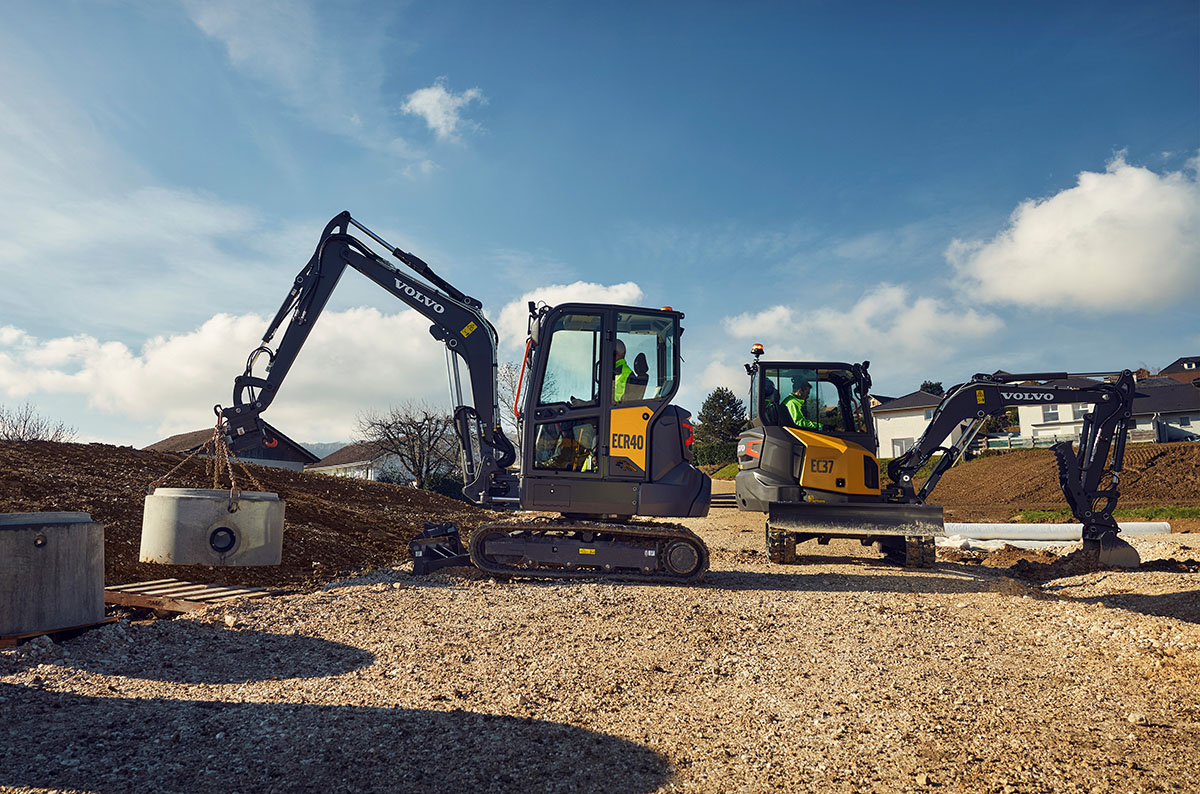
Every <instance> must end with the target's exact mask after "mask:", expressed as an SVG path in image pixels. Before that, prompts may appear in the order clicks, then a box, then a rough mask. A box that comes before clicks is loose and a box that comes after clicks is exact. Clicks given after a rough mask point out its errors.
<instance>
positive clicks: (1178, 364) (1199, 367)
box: [1158, 356, 1200, 385]
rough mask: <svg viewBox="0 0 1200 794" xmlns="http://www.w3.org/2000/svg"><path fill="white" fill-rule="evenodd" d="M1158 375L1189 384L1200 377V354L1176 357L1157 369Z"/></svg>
mask: <svg viewBox="0 0 1200 794" xmlns="http://www.w3.org/2000/svg"><path fill="white" fill-rule="evenodd" d="M1158 377H1160V378H1170V379H1171V380H1177V381H1179V382H1180V383H1186V384H1189V385H1190V384H1191V382H1192V381H1194V380H1196V379H1197V378H1200V356H1184V357H1183V358H1177V359H1175V360H1174V361H1172V362H1171V363H1170V364H1168V365H1167V366H1165V367H1163V368H1162V369H1161V370H1159V372H1158Z"/></svg>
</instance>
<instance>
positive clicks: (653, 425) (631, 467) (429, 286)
mask: <svg viewBox="0 0 1200 794" xmlns="http://www.w3.org/2000/svg"><path fill="white" fill-rule="evenodd" d="M351 227H353V228H354V229H356V230H357V231H358V232H361V233H362V234H363V235H365V236H366V237H369V238H370V239H371V240H372V241H374V242H375V243H376V244H378V245H379V246H382V247H383V248H384V249H385V250H386V251H387V252H388V253H389V254H390V255H391V256H392V257H394V258H395V259H396V260H398V261H399V262H400V263H401V264H402V265H403V266H405V268H407V269H402V268H400V267H397V266H395V265H393V264H392V263H390V262H389V261H387V260H385V259H384V258H383V257H382V256H380V255H379V254H378V253H377V252H376V251H375V250H373V249H372V248H371V247H370V246H369V245H368V244H367V243H365V242H363V240H361V239H359V238H358V237H355V236H354V235H353V234H351ZM347 267H350V268H353V269H354V270H357V271H359V272H360V273H362V274H363V275H364V276H366V277H367V278H368V279H370V280H371V281H373V282H375V283H376V284H378V285H379V286H380V287H382V288H383V289H384V290H385V291H387V292H388V293H390V294H391V295H392V296H394V297H395V298H397V299H398V300H400V301H401V302H402V303H404V304H406V305H407V306H409V307H410V308H412V309H413V310H415V311H417V312H419V313H420V314H421V315H423V316H424V317H426V318H428V319H429V320H430V322H431V323H432V325H431V327H430V329H429V332H430V334H431V335H432V336H433V338H434V339H436V340H438V341H439V342H441V343H443V344H444V345H445V348H446V358H447V364H448V368H449V382H450V387H451V399H452V400H453V403H454V406H455V408H454V411H453V423H454V429H455V433H456V435H457V440H458V447H459V455H460V463H461V468H462V473H463V478H464V482H465V484H464V486H463V494H464V495H465V496H466V498H467V499H468V500H470V501H471V502H474V503H475V504H477V505H481V506H484V507H488V508H491V509H495V510H504V509H511V510H518V509H519V510H526V511H538V512H542V513H554V514H558V515H557V517H546V516H540V517H536V518H528V517H518V516H514V517H513V518H512V519H508V520H500V521H495V522H492V523H489V524H486V525H484V526H482V527H479V528H478V529H476V530H475V531H474V532H473V533H472V535H471V538H470V542H469V545H468V547H467V548H464V547H463V545H462V540H461V538H460V536H459V532H458V529H457V528H456V527H455V526H454V525H453V524H440V525H434V524H430V525H427V526H426V531H425V532H423V533H421V535H419V536H418V537H417V538H416V539H415V540H414V541H413V542H412V543H411V544H410V548H411V550H412V553H413V558H414V571H416V572H417V573H428V572H430V571H432V570H436V569H438V568H442V567H446V566H451V565H466V564H474V565H475V566H477V567H479V568H481V569H483V570H484V571H487V572H489V573H492V574H496V575H501V576H521V577H535V578H559V579H563V578H589V579H596V578H601V579H621V580H633V581H648V582H673V583H689V582H697V581H699V580H701V579H702V578H703V576H704V574H705V572H706V571H707V570H708V547H707V546H706V545H705V543H704V541H703V540H701V539H700V537H699V536H697V535H696V534H695V533H693V532H692V531H690V530H689V529H687V528H686V527H683V526H681V525H678V524H668V523H657V522H652V521H646V520H644V519H645V518H648V517H653V518H659V517H696V516H704V515H707V514H708V506H709V498H710V494H711V489H712V482H711V480H709V478H708V476H707V475H705V474H704V473H703V472H701V471H700V470H699V469H697V468H696V466H695V465H694V463H693V460H694V456H693V450H692V424H691V414H690V413H689V412H687V411H685V410H683V409H682V408H680V407H678V406H676V405H673V404H672V403H671V399H672V398H673V397H674V396H675V394H676V393H677V392H678V390H679V372H680V363H681V358H680V348H679V340H680V336H681V335H682V333H683V327H682V325H681V322H682V320H683V313H682V312H678V311H675V310H673V309H672V308H670V307H664V308H661V309H651V308H641V307H633V306H618V305H612V304H598V303H567V304H561V305H558V306H553V307H551V306H546V305H540V306H539V305H535V304H534V303H532V302H531V303H530V304H529V322H528V337H527V339H526V344H525V356H524V360H523V361H522V365H521V384H520V386H519V387H518V397H517V404H514V405H513V407H512V410H513V411H514V413H515V414H516V415H517V417H518V419H519V421H520V430H521V438H522V439H523V440H524V443H523V444H522V445H521V448H522V450H521V456H522V460H521V461H520V466H519V469H516V470H514V469H513V468H511V467H512V466H513V464H514V463H516V462H517V461H516V458H517V453H516V451H515V448H514V446H513V444H512V443H511V442H510V441H509V440H508V439H507V438H506V437H505V435H504V432H503V431H502V430H501V426H500V410H501V407H500V405H499V397H498V394H499V392H498V389H497V334H496V329H495V328H494V327H493V325H492V323H490V322H489V321H488V320H487V318H486V317H485V316H484V314H483V304H482V302H481V301H479V300H477V299H476V298H473V297H471V296H469V295H467V294H465V293H463V292H462V291H460V290H459V289H457V288H456V287H454V286H453V285H451V284H450V283H448V282H447V281H446V280H445V279H443V278H442V277H440V276H439V275H437V274H436V273H435V272H434V271H433V269H432V268H430V266H429V265H428V264H426V263H425V262H424V261H422V260H421V259H420V258H419V257H417V256H415V255H414V254H411V253H408V252H405V251H402V250H400V249H399V248H395V247H393V246H392V245H390V244H389V243H387V242H386V241H385V240H383V239H382V238H380V237H379V236H378V235H376V234H375V233H374V232H372V231H370V230H369V229H368V228H366V227H365V226H363V225H362V224H361V223H359V222H358V221H356V220H355V219H354V218H352V217H351V216H350V213H348V212H343V213H341V214H339V215H337V216H336V217H335V218H333V220H331V221H330V222H329V224H328V225H327V226H326V227H325V230H324V232H323V233H322V234H321V239H320V241H319V242H318V244H317V247H316V250H315V251H314V253H313V255H312V258H311V259H309V261H308V264H306V265H305V266H304V268H303V269H302V270H301V271H300V273H299V274H298V275H297V276H296V278H295V281H294V283H293V285H292V288H291V291H290V292H289V293H288V296H287V298H285V299H284V301H283V305H282V306H280V308H279V311H278V312H277V313H276V314H275V317H274V319H273V320H272V321H271V323H270V325H269V327H268V328H267V332H266V333H265V334H264V335H263V338H262V343H261V344H260V345H259V346H258V347H257V348H256V349H255V350H254V351H252V352H251V354H250V357H249V359H248V360H247V362H246V368H245V371H244V372H243V374H241V375H239V376H237V377H236V378H235V379H234V386H233V404H232V405H231V406H229V407H227V408H221V407H220V406H218V413H219V414H220V416H221V418H222V424H223V426H224V428H225V431H226V434H227V437H228V440H229V444H230V449H231V450H233V451H234V452H235V453H236V452H239V451H244V450H247V449H251V448H256V447H259V446H267V447H271V446H273V445H274V443H277V441H276V440H275V439H274V438H273V437H272V435H271V431H270V429H269V426H267V425H265V424H264V422H263V420H262V418H261V416H262V414H263V412H264V411H266V410H267V408H268V407H269V406H270V405H271V403H272V401H273V400H274V399H275V397H276V395H277V394H278V391H279V388H280V386H281V385H282V384H283V381H284V378H285V377H286V376H287V373H288V370H289V369H290V368H291V366H292V364H293V363H294V362H295V359H296V356H297V355H298V354H299V352H300V349H301V347H302V346H303V345H304V342H305V340H306V339H307V338H308V335H309V333H310V332H311V331H312V328H313V325H314V323H315V322H316V321H317V318H318V317H319V316H320V314H321V311H322V310H323V309H324V308H325V305H326V303H327V301H328V300H329V297H330V295H331V293H332V292H333V290H334V287H336V286H337V283H338V280H339V279H340V278H341V276H342V274H343V272H344V271H345V269H346V268H347ZM410 271H411V272H410ZM414 274H415V275H414ZM416 276H419V277H420V278H417V277H416ZM281 327H282V328H284V330H283V336H282V338H281V339H280V341H279V343H278V345H277V346H276V347H275V348H272V347H270V343H271V341H272V339H273V338H274V336H275V334H276V332H277V331H279V329H280V328H281ZM460 360H461V363H462V364H464V365H465V367H466V378H465V380H466V387H467V392H468V396H467V397H464V390H463V385H464V384H463V381H464V378H463V377H462V375H461V372H460V366H459V365H460ZM263 363H265V372H256V369H255V368H256V365H258V364H263ZM522 392H523V399H522V396H521V395H522ZM634 516H638V517H640V518H639V519H638V520H634V518H633V517H634Z"/></svg>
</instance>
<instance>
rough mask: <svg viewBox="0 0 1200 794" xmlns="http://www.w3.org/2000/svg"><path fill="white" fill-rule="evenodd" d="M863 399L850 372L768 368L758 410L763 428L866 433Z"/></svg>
mask: <svg viewBox="0 0 1200 794" xmlns="http://www.w3.org/2000/svg"><path fill="white" fill-rule="evenodd" d="M864 397H865V395H863V394H862V393H861V391H860V390H859V387H858V382H857V380H856V379H855V377H854V373H853V372H852V371H850V370H846V369H805V368H801V367H767V368H765V369H764V370H763V385H762V395H761V398H760V401H759V407H760V411H761V414H762V422H763V424H766V425H777V426H780V427H799V428H804V429H808V430H820V431H825V432H834V433H865V432H867V427H866V423H865V421H864V413H863V399H864Z"/></svg>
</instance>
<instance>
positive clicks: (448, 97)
mask: <svg viewBox="0 0 1200 794" xmlns="http://www.w3.org/2000/svg"><path fill="white" fill-rule="evenodd" d="M472 102H479V103H480V104H486V103H487V99H485V98H484V96H483V92H482V91H480V90H479V89H478V88H469V89H467V90H466V91H463V92H462V93H461V94H455V93H454V92H453V91H448V90H447V89H446V78H445V77H439V78H438V79H437V80H435V81H434V83H433V85H431V86H429V87H428V88H422V89H419V90H417V91H414V92H412V93H411V94H409V95H408V99H406V100H405V102H404V104H403V105H402V106H401V110H403V111H404V112H405V113H409V114H412V115H415V116H420V117H421V118H423V119H425V123H426V124H428V125H429V129H431V130H433V132H434V134H435V135H437V137H438V140H455V139H456V137H457V136H456V134H455V133H456V131H457V129H458V127H459V125H460V124H461V125H463V126H470V127H475V126H476V125H475V124H473V123H471V122H464V121H463V119H462V110H463V108H465V107H466V106H467V105H469V104H471V103H472Z"/></svg>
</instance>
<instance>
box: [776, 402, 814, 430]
mask: <svg viewBox="0 0 1200 794" xmlns="http://www.w3.org/2000/svg"><path fill="white" fill-rule="evenodd" d="M783 407H784V408H787V412H788V416H790V417H791V418H792V424H794V425H795V426H796V427H809V428H812V427H817V428H819V427H820V425H819V424H817V423H816V422H814V421H813V420H811V419H809V418H808V417H807V416H805V415H804V398H803V397H797V396H796V395H794V394H789V395H788V396H787V397H784V398H783Z"/></svg>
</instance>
